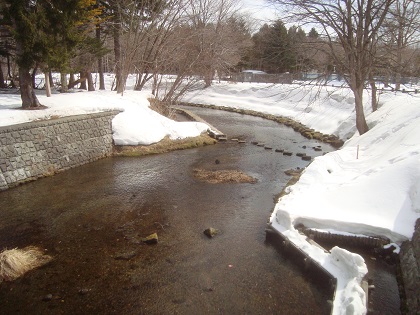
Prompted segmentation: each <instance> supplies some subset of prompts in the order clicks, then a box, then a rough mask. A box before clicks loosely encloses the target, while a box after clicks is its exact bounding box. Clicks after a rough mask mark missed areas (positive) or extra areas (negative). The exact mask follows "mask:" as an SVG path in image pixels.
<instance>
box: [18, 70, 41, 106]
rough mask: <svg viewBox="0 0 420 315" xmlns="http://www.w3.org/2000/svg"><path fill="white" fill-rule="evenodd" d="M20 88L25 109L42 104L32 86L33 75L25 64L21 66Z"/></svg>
mask: <svg viewBox="0 0 420 315" xmlns="http://www.w3.org/2000/svg"><path fill="white" fill-rule="evenodd" d="M19 88H20V96H21V98H22V108H23V109H31V108H36V107H40V106H41V104H40V103H39V101H38V98H37V97H36V95H35V91H34V89H33V87H32V77H31V75H30V74H29V69H28V68H26V67H23V66H22V67H19Z"/></svg>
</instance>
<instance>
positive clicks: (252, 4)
mask: <svg viewBox="0 0 420 315" xmlns="http://www.w3.org/2000/svg"><path fill="white" fill-rule="evenodd" d="M241 5H242V11H243V12H244V13H246V14H249V15H250V16H251V17H252V18H253V19H255V24H256V25H257V26H256V30H258V29H259V27H260V26H261V25H263V24H264V23H270V21H272V20H275V19H276V10H275V9H274V7H273V5H272V4H270V3H268V2H267V1H266V0H241Z"/></svg>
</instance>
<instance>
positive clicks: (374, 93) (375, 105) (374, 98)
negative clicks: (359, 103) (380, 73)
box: [369, 75, 378, 112]
mask: <svg viewBox="0 0 420 315" xmlns="http://www.w3.org/2000/svg"><path fill="white" fill-rule="evenodd" d="M369 84H370V88H371V90H372V97H371V102H372V112H375V111H376V110H378V93H377V92H378V88H377V87H376V84H375V80H374V79H373V77H372V75H370V76H369Z"/></svg>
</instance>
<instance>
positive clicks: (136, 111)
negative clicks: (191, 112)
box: [0, 90, 208, 145]
mask: <svg viewBox="0 0 420 315" xmlns="http://www.w3.org/2000/svg"><path fill="white" fill-rule="evenodd" d="M150 96H151V95H150V94H149V93H145V92H137V91H126V92H125V93H124V96H121V95H117V94H116V93H115V92H111V91H109V90H108V91H95V92H81V91H75V92H73V93H64V94H60V93H57V94H53V96H52V97H46V96H45V95H44V93H42V94H41V93H39V95H38V99H39V101H40V102H41V104H43V105H45V106H47V107H48V108H47V109H44V110H30V111H27V110H21V109H20V108H21V104H22V103H21V99H20V95H18V94H1V93H0V126H7V125H14V124H19V123H25V122H28V121H33V120H44V119H54V118H58V117H64V116H71V115H82V114H89V113H94V112H101V111H106V110H114V109H116V110H121V111H122V113H120V114H118V115H117V116H116V117H115V118H114V120H113V126H112V128H113V137H114V142H115V144H117V145H150V144H153V143H156V142H159V141H160V140H162V139H163V138H165V137H167V136H168V137H169V138H170V139H183V138H187V137H195V136H198V135H200V134H201V133H202V132H204V131H206V130H207V129H208V126H207V125H206V124H203V123H196V122H176V121H173V120H171V119H168V118H166V117H164V116H162V115H160V114H158V113H157V112H155V111H153V110H151V109H150V108H149V105H150V103H149V101H148V98H149V97H150Z"/></svg>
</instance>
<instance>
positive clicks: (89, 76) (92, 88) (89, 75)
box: [86, 72, 95, 92]
mask: <svg viewBox="0 0 420 315" xmlns="http://www.w3.org/2000/svg"><path fill="white" fill-rule="evenodd" d="M86 75H87V83H88V91H90V92H92V91H95V85H94V84H93V79H92V73H91V72H87V73H86Z"/></svg>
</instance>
